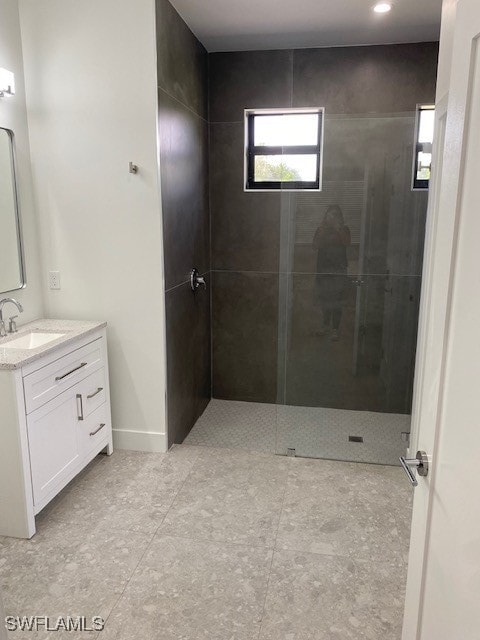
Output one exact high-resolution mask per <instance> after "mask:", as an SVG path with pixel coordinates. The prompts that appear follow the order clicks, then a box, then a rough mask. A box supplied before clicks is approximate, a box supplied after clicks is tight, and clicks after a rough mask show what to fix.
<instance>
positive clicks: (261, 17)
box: [171, 0, 442, 51]
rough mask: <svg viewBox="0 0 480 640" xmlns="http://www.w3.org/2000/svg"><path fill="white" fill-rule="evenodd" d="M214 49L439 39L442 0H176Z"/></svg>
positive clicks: (197, 30)
mask: <svg viewBox="0 0 480 640" xmlns="http://www.w3.org/2000/svg"><path fill="white" fill-rule="evenodd" d="M171 2H172V4H173V6H174V7H175V8H176V9H177V11H178V12H179V14H180V15H181V16H182V18H183V19H184V20H185V22H186V23H187V24H188V26H189V27H190V29H191V30H192V31H193V32H194V33H195V35H196V36H197V37H198V38H199V40H200V41H201V42H202V43H203V44H204V46H205V47H206V48H207V50H208V51H247V50H255V49H289V48H303V47H326V46H340V45H361V44H387V43H398V42H424V41H430V40H438V37H439V33H440V10H441V5H442V0H394V7H393V9H392V11H391V12H390V13H388V14H376V13H374V12H373V11H372V6H373V5H374V4H375V0H171Z"/></svg>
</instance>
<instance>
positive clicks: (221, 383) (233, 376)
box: [213, 271, 279, 402]
mask: <svg viewBox="0 0 480 640" xmlns="http://www.w3.org/2000/svg"><path fill="white" fill-rule="evenodd" d="M278 293H279V292H278V274H275V273H256V272H252V271H250V272H238V271H215V272H213V309H214V313H213V335H214V336H215V339H214V341H213V362H214V368H213V387H214V389H215V397H216V398H224V399H228V400H248V401H251V402H276V395H277V345H278V337H277V322H278Z"/></svg>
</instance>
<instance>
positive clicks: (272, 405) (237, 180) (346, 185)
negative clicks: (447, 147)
mask: <svg viewBox="0 0 480 640" xmlns="http://www.w3.org/2000/svg"><path fill="white" fill-rule="evenodd" d="M437 55H438V46H437V43H417V44H405V45H382V46H372V47H344V48H342V47H337V48H331V49H328V48H324V49H300V50H280V51H241V52H225V53H213V54H208V113H207V116H204V120H203V121H202V126H204V124H205V118H206V117H208V134H209V135H208V181H209V191H208V199H209V211H210V219H209V223H210V233H209V234H208V233H207V229H206V226H205V222H204V220H205V216H203V214H202V216H198V219H197V218H195V220H193V219H192V216H191V215H190V211H191V202H190V200H189V206H190V209H188V212H189V213H188V220H189V221H190V222H189V224H188V225H186V226H185V227H184V229H186V230H187V231H188V234H191V233H192V232H194V235H193V236H192V237H190V235H189V236H188V238H186V239H185V238H184V239H183V240H182V239H181V237H180V231H181V228H180V226H179V224H178V215H177V213H178V211H179V209H180V207H179V206H175V207H173V208H172V216H171V218H172V225H171V226H172V229H173V230H174V231H175V233H176V235H175V234H174V235H168V234H167V235H168V237H172V239H174V237H175V238H178V239H179V246H181V247H182V246H183V245H184V244H185V243H186V242H187V241H188V243H190V244H191V246H192V258H191V260H192V263H191V264H187V263H185V264H184V265H183V267H184V268H185V270H189V269H190V268H192V267H194V266H197V267H199V265H198V264H195V263H196V262H202V261H203V262H205V260H204V257H202V256H204V253H205V252H203V253H201V252H199V251H196V247H197V245H198V246H203V245H202V242H203V241H204V240H205V239H208V238H210V243H211V246H210V267H209V269H208V267H205V268H204V269H203V270H202V269H200V271H201V272H202V273H203V274H204V275H205V278H206V282H207V285H210V288H209V291H208V290H207V291H206V292H205V291H203V290H201V291H198V292H197V293H195V294H193V295H192V296H191V295H190V293H191V292H190V293H188V296H189V297H188V300H187V293H185V294H184V298H182V301H183V302H182V304H180V303H178V304H174V303H173V296H176V298H178V296H179V295H180V294H179V293H178V291H180V290H181V291H183V289H181V288H180V287H177V288H174V287H172V291H171V292H170V293H169V295H170V297H171V300H172V302H171V304H170V305H168V304H167V310H169V312H168V313H167V331H168V327H171V329H170V332H171V333H172V334H174V335H177V334H178V336H177V337H178V339H177V340H170V341H167V344H171V345H173V346H171V347H169V349H170V351H171V353H169V363H170V364H169V371H170V374H169V375H170V378H171V382H169V388H170V390H171V391H170V394H169V406H170V410H169V429H170V425H171V424H173V423H174V422H175V423H176V424H178V425H180V426H181V429H180V428H179V430H178V431H179V435H180V436H181V438H180V439H179V440H176V441H182V440H183V437H184V435H185V434H186V433H188V431H189V430H190V428H191V426H192V425H193V423H194V422H195V420H196V419H197V417H198V415H199V414H200V413H202V411H203V408H204V407H205V405H206V404H207V403H208V397H207V395H208V389H207V385H206V384H205V381H206V380H208V374H209V372H210V368H209V367H210V364H211V373H212V375H211V396H212V400H211V402H210V403H209V404H208V406H207V407H206V409H205V411H204V413H203V415H201V416H200V418H199V419H198V420H197V422H196V424H195V425H194V426H193V429H192V430H191V432H190V433H189V435H188V436H187V438H186V442H187V443H194V444H209V445H213V446H227V447H243V448H247V449H255V450H261V451H268V452H270V453H277V454H279V455H287V454H295V455H297V456H310V457H321V458H332V459H341V460H356V461H364V462H376V463H384V464H396V463H397V461H398V456H399V455H402V454H404V452H405V450H406V446H407V438H408V432H409V431H410V411H411V403H412V387H413V377H414V366H415V349H416V334H417V324H418V313H419V299H420V289H421V273H422V259H423V244H424V234H425V219H426V211H427V200H428V191H426V190H413V189H412V178H413V167H414V157H415V158H417V156H418V157H420V156H421V153H420V152H419V149H418V148H417V147H416V145H415V142H414V140H415V125H416V108H417V105H419V104H423V105H428V104H432V102H433V101H434V97H435V78H436V64H437ZM292 108H293V109H295V108H297V109H310V110H313V111H315V110H317V112H321V113H323V116H324V120H323V125H324V136H323V141H322V142H323V144H322V149H323V170H322V189H321V190H320V191H314V190H310V191H306V190H297V191H292V190H286V189H282V188H280V189H276V190H273V191H269V192H265V191H261V190H257V191H248V190H247V189H246V181H245V174H244V169H245V167H244V160H245V157H246V154H245V149H246V144H248V142H249V140H250V138H249V136H250V133H251V131H250V130H249V129H248V127H247V128H246V127H245V114H246V113H247V115H248V114H249V113H251V112H252V111H253V112H256V111H258V110H277V111H282V112H285V113H286V112H287V111H288V110H289V109H292ZM246 110H247V111H246ZM187 117H189V115H188V114H187V113H185V114H184V115H182V118H183V120H182V122H184V121H186V118H187ZM175 122H177V120H176V121H175ZM189 131H192V132H193V131H194V129H193V128H192V127H190V128H189ZM202 140H203V138H202ZM285 144H286V143H285ZM289 144H290V143H289ZM295 144H297V145H301V144H303V145H306V144H307V143H305V142H296V143H295ZM255 153H256V152H255ZM422 153H423V151H422ZM285 154H286V152H285ZM259 155H262V154H260V152H259ZM199 157H200V155H199ZM201 157H202V158H205V153H203V152H202V155H201ZM247 157H248V156H247ZM422 157H423V156H422ZM174 160H175V162H176V161H177V160H176V159H174ZM261 162H264V159H262V160H261ZM164 165H165V163H164ZM172 166H173V165H172ZM189 166H190V165H189ZM203 166H205V162H204V163H203ZM193 168H195V167H193ZM277 168H278V167H277ZM197 174H198V175H199V176H200V177H201V176H204V175H205V174H204V173H199V172H198V171H194V172H193V177H194V178H195V180H194V181H192V184H196V183H197V182H199V180H197V179H196V177H195V176H197ZM171 175H172V179H173V177H174V175H177V174H174V173H172V174H171ZM188 175H190V174H188ZM247 178H248V184H249V185H250V180H251V176H250V175H249V174H248V173H247ZM290 180H292V179H291V178H290ZM255 181H256V176H254V178H253V182H252V186H253V187H255V184H254V183H255ZM175 184H176V185H177V186H178V188H180V186H182V187H185V186H188V184H189V182H188V179H185V181H184V182H183V183H182V182H179V181H178V180H177V181H176V183H175ZM202 184H204V182H203V181H202ZM163 187H164V184H163V182H162V191H163V192H164V194H165V193H166V190H165V189H164V188H163ZM167 195H168V193H167ZM202 198H203V199H202ZM164 199H165V195H164ZM167 201H168V202H170V200H169V199H168V198H167ZM197 201H198V202H200V203H201V202H203V201H206V200H205V198H204V196H203V195H202V192H201V191H198V194H197V195H196V198H195V202H197ZM168 202H167V204H168ZM182 203H183V201H182ZM182 206H183V204H182ZM164 209H165V207H164ZM164 217H165V213H164ZM332 225H333V228H334V232H332ZM182 228H183V227H182ZM172 233H173V232H172ZM185 233H186V232H185ZM332 234H333V235H335V234H337V237H338V236H341V237H342V238H343V240H342V244H343V248H342V251H340V252H339V251H336V250H333V249H332V247H330V248H329V242H330V240H329V237H331V236H332ZM190 244H189V245H188V246H190ZM168 246H170V245H168ZM171 246H172V247H174V246H176V245H174V244H172V245H171ZM167 251H168V247H167ZM195 251H196V253H195ZM173 253H174V254H175V255H177V253H175V252H173ZM197 254H198V256H197ZM335 254H336V255H337V257H336V258H335ZM172 259H173V258H172ZM337 259H338V261H336V260H337ZM182 264H183V263H182ZM182 286H183V285H182ZM209 292H210V295H211V359H210V360H209V359H208V355H207V349H206V347H205V348H204V347H203V346H202V348H200V346H201V345H207V343H208V341H207V340H205V339H203V336H204V335H205V333H206V328H207V319H206V315H205V314H204V309H205V308H206V307H207V304H208V293H209ZM182 295H183V294H182ZM204 303H205V304H204ZM182 305H183V306H182ZM187 305H188V306H187ZM186 309H188V314H186V313H184V312H183V310H186ZM200 325H201V326H200ZM200 329H201V330H200ZM196 335H198V336H199V337H200V336H202V337H201V339H200V338H199V339H198V340H193V339H191V338H190V336H196ZM187 348H188V349H187ZM182 362H191V363H193V365H194V366H193V367H190V369H189V375H188V377H185V368H182V367H180V366H179V364H180V363H182ZM171 372H174V373H171ZM196 381H200V382H199V383H198V384H197V382H196ZM187 382H188V385H187ZM200 383H201V384H200ZM182 385H183V386H182ZM200 387H201V390H200ZM180 388H182V389H183V388H184V389H185V392H184V393H183V392H182V393H181V394H180V393H179V391H178V390H179V389H180ZM187 390H188V394H187ZM199 390H200V391H199ZM190 399H191V401H190ZM200 401H201V402H200ZM188 403H190V404H188ZM188 406H190V407H191V412H190V413H189V415H188V418H189V419H188V421H187V419H186V418H185V416H186V409H185V407H188ZM170 416H171V417H170ZM190 417H193V419H192V420H191V421H190ZM187 422H188V424H187ZM180 432H181V433H180Z"/></svg>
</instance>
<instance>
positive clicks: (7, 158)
mask: <svg viewBox="0 0 480 640" xmlns="http://www.w3.org/2000/svg"><path fill="white" fill-rule="evenodd" d="M24 286H25V268H24V261H23V251H22V238H21V230H20V215H19V211H18V195H17V184H16V179H15V154H14V146H13V131H10V130H9V129H3V128H0V293H6V292H7V291H14V290H16V289H22V288H23V287H24Z"/></svg>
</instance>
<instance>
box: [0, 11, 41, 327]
mask: <svg viewBox="0 0 480 640" xmlns="http://www.w3.org/2000/svg"><path fill="white" fill-rule="evenodd" d="M0 67H3V68H6V69H8V70H9V71H13V72H14V74H15V85H16V94H15V96H14V97H10V98H0V127H4V128H6V129H11V130H12V131H13V132H14V134H15V150H16V156H17V157H16V160H17V167H16V169H17V181H18V187H19V193H18V196H19V203H20V210H21V221H22V231H23V240H24V244H25V256H26V274H27V286H26V287H25V289H22V290H21V291H15V292H9V293H6V294H3V293H2V292H0V298H4V297H6V296H7V295H8V296H11V297H12V296H13V297H15V298H17V300H20V301H21V302H22V304H23V306H24V310H25V311H24V313H23V314H22V317H21V319H20V320H19V321H20V322H22V323H24V322H27V321H28V320H34V319H35V318H39V317H40V316H42V314H43V303H42V293H41V283H40V269H39V266H40V261H39V248H38V232H37V225H36V220H35V209H34V204H33V196H32V176H31V171H30V147H29V141H28V126H27V113H26V107H25V86H24V80H23V59H22V45H21V40H20V23H19V18H18V6H17V0H0ZM0 237H1V231H0ZM10 311H11V312H12V314H13V312H16V311H15V307H5V315H6V316H7V315H8V313H9V312H10Z"/></svg>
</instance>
